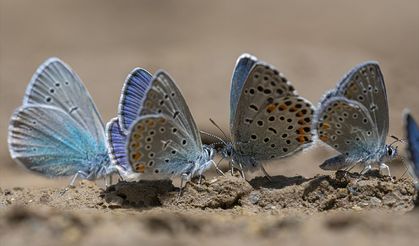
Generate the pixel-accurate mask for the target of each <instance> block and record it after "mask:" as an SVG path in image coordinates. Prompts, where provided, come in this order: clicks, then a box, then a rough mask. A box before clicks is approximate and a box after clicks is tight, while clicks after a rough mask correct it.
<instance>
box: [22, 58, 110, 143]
mask: <svg viewBox="0 0 419 246" xmlns="http://www.w3.org/2000/svg"><path fill="white" fill-rule="evenodd" d="M32 104H42V105H48V106H54V107H57V108H60V109H62V110H63V111H64V112H66V113H67V114H68V115H69V116H70V117H71V118H73V119H74V120H75V121H76V122H77V123H78V124H79V125H80V126H81V127H82V128H84V129H85V130H86V131H89V132H90V133H91V135H92V136H94V137H95V139H97V140H98V141H104V139H105V135H104V127H103V123H102V120H101V119H100V115H99V113H98V111H97V109H96V106H95V105H94V103H93V100H92V98H91V97H90V94H89V92H88V91H87V90H86V88H85V87H84V85H83V83H82V82H81V80H80V78H79V77H78V76H77V74H76V73H75V72H73V71H72V70H71V68H70V67H69V66H68V65H66V64H65V63H64V62H62V61H61V60H59V59H58V58H50V59H48V60H47V61H45V62H44V63H43V64H42V65H41V66H40V67H39V68H38V69H37V71H36V72H35V74H34V75H33V77H32V79H31V81H30V82H29V85H28V87H27V89H26V93H25V97H24V99H23V106H25V105H32Z"/></svg>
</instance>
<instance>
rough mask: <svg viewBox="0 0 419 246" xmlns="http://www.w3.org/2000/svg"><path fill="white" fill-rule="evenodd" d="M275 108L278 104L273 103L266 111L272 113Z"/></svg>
mask: <svg viewBox="0 0 419 246" xmlns="http://www.w3.org/2000/svg"><path fill="white" fill-rule="evenodd" d="M275 108H276V104H274V103H271V104H269V105H268V106H266V112H268V113H272V112H273V111H274V110H275Z"/></svg>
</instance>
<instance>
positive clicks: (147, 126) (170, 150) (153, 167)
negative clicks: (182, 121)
mask: <svg viewBox="0 0 419 246" xmlns="http://www.w3.org/2000/svg"><path fill="white" fill-rule="evenodd" d="M189 135H190V133H189V132H188V131H187V130H186V129H184V128H183V127H182V126H180V125H179V124H178V123H177V122H176V121H175V120H174V119H173V118H172V117H170V116H166V115H162V114H160V115H146V116H140V117H139V118H138V119H137V121H135V122H134V124H133V125H132V126H131V128H130V133H129V135H128V141H127V155H128V161H129V163H130V165H131V166H132V169H133V170H134V171H135V172H138V173H141V174H142V175H141V176H142V178H143V179H160V178H168V177H171V176H174V175H180V174H183V173H188V172H190V171H191V169H192V168H193V167H194V163H195V162H196V161H197V160H198V159H199V157H200V155H201V152H202V149H199V148H197V147H196V144H195V143H193V142H192V141H191V140H190V137H189Z"/></svg>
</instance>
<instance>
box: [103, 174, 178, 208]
mask: <svg viewBox="0 0 419 246" xmlns="http://www.w3.org/2000/svg"><path fill="white" fill-rule="evenodd" d="M172 191H177V188H176V187H175V186H174V185H173V183H172V181H171V180H152V181H148V180H141V181H137V182H127V181H120V182H118V183H116V184H114V185H111V186H109V187H108V188H107V189H106V190H104V191H103V192H102V193H101V197H102V198H103V199H104V201H105V202H106V204H107V206H108V207H109V208H137V209H138V208H140V209H141V208H143V209H147V208H152V207H159V206H162V202H161V200H160V198H161V196H163V195H165V194H167V193H169V192H172Z"/></svg>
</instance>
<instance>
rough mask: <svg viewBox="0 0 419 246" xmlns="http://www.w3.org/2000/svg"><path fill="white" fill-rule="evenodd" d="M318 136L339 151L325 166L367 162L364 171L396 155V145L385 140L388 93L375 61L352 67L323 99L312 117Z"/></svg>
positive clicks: (322, 166) (322, 165)
mask: <svg viewBox="0 0 419 246" xmlns="http://www.w3.org/2000/svg"><path fill="white" fill-rule="evenodd" d="M313 129H315V131H316V134H317V136H318V138H319V139H320V140H321V141H323V142H324V143H326V144H328V145H329V146H331V147H332V148H334V149H335V150H337V151H338V152H340V154H339V155H337V156H335V157H333V158H331V159H328V160H326V161H324V162H323V164H321V166H320V167H321V168H322V169H324V170H339V169H346V168H351V167H352V166H354V165H356V164H361V165H363V166H364V169H363V171H362V172H361V173H362V174H363V173H365V172H367V171H368V170H370V169H371V168H372V165H374V164H378V165H379V167H380V169H386V170H387V172H388V174H389V175H390V170H389V168H388V166H387V165H386V164H385V163H386V162H388V161H390V160H391V159H393V158H394V157H395V156H396V155H397V148H395V147H393V146H392V145H387V144H386V137H387V134H388V129H389V116H388V105H387V94H386V88H385V84H384V79H383V75H382V73H381V70H380V67H379V65H378V63H376V62H365V63H362V64H359V65H357V66H356V67H355V68H353V69H352V70H351V71H350V72H349V73H348V74H347V75H346V76H344V78H343V79H342V80H341V81H340V82H339V83H338V85H337V87H336V89H334V90H331V91H329V92H328V93H326V95H325V96H324V97H323V99H322V100H321V102H320V104H319V107H318V110H317V111H316V113H315V116H314V121H313Z"/></svg>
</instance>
